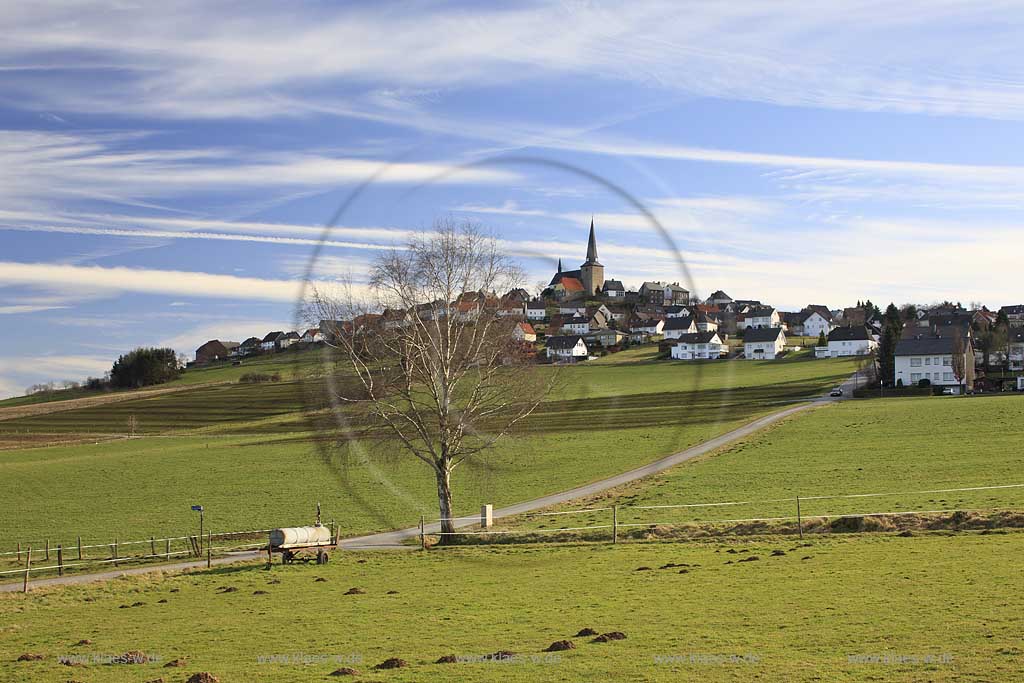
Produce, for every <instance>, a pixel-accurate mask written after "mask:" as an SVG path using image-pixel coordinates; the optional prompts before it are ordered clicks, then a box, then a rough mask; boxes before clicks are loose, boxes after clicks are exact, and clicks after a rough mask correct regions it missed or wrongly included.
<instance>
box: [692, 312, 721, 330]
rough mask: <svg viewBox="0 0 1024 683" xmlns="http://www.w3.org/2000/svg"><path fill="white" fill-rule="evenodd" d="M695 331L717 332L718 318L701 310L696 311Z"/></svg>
mask: <svg viewBox="0 0 1024 683" xmlns="http://www.w3.org/2000/svg"><path fill="white" fill-rule="evenodd" d="M697 331H698V332H717V331H718V318H716V317H715V316H713V315H708V314H707V313H704V312H703V311H701V312H699V313H697Z"/></svg>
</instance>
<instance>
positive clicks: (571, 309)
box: [558, 303, 587, 315]
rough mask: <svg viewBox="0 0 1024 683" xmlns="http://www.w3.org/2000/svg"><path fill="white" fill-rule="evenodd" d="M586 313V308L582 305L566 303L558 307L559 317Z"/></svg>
mask: <svg viewBox="0 0 1024 683" xmlns="http://www.w3.org/2000/svg"><path fill="white" fill-rule="evenodd" d="M586 312H587V307H586V305H585V304H582V303H567V304H559V305H558V314H559V315H584V314H586Z"/></svg>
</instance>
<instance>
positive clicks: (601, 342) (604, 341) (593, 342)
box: [583, 328, 626, 348]
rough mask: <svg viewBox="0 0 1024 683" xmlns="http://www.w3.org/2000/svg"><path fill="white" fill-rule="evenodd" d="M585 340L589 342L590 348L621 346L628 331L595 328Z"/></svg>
mask: <svg viewBox="0 0 1024 683" xmlns="http://www.w3.org/2000/svg"><path fill="white" fill-rule="evenodd" d="M583 340H584V341H585V342H586V343H587V346H588V348H593V347H594V346H604V347H609V346H619V345H620V344H622V343H623V342H624V341H625V340H626V333H625V332H623V331H622V330H613V329H610V328H609V329H605V330H593V331H591V332H590V334H588V335H586V336H585V337H584V338H583Z"/></svg>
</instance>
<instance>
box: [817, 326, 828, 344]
mask: <svg viewBox="0 0 1024 683" xmlns="http://www.w3.org/2000/svg"><path fill="white" fill-rule="evenodd" d="M818 346H828V337H826V336H825V331H824V330H822V331H821V332H819V333H818Z"/></svg>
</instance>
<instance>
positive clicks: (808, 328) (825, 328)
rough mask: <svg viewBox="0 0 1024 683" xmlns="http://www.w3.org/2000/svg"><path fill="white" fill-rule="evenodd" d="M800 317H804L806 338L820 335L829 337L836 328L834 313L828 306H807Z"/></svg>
mask: <svg viewBox="0 0 1024 683" xmlns="http://www.w3.org/2000/svg"><path fill="white" fill-rule="evenodd" d="M800 315H801V316H803V319H802V325H801V327H802V328H803V329H802V334H803V335H804V336H806V337H817V336H818V335H820V334H825V335H826V336H828V333H829V332H831V331H832V329H833V328H834V327H835V326H836V325H835V322H833V320H832V311H830V310H828V307H827V306H817V305H811V306H807V307H806V308H804V309H803V310H802V311H800ZM794 334H795V333H794Z"/></svg>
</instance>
